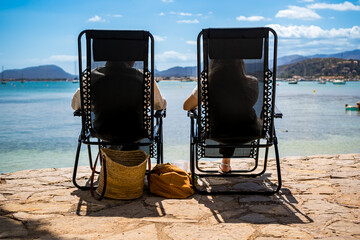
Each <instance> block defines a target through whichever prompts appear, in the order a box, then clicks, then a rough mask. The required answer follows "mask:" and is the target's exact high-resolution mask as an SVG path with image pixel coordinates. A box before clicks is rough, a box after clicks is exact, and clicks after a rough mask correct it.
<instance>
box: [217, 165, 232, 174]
mask: <svg viewBox="0 0 360 240" xmlns="http://www.w3.org/2000/svg"><path fill="white" fill-rule="evenodd" d="M219 172H220V173H222V174H226V173H230V172H231V166H230V164H227V163H223V162H221V163H220V165H219Z"/></svg>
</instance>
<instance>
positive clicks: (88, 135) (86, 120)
mask: <svg viewBox="0 0 360 240" xmlns="http://www.w3.org/2000/svg"><path fill="white" fill-rule="evenodd" d="M129 35H130V36H129ZM134 35H135V36H136V38H139V36H140V38H142V40H145V41H147V42H149V41H150V43H151V44H150V71H149V69H148V59H147V58H146V59H145V60H144V69H143V71H144V83H145V88H144V99H145V101H146V102H147V103H150V107H146V105H147V104H145V105H144V111H145V112H146V114H144V126H145V128H147V130H148V132H149V134H148V137H147V138H146V141H142V142H139V143H128V142H108V141H106V142H105V141H103V140H101V139H98V138H96V137H94V134H93V133H94V129H93V127H92V123H91V95H90V88H91V81H90V75H91V56H92V55H91V40H92V39H94V38H102V39H113V38H115V39H126V40H129V39H130V40H131V39H132V38H131V36H134ZM83 36H85V39H86V68H85V70H83V69H82V48H81V40H82V38H83ZM146 54H148V52H147V53H146ZM147 56H148V55H147ZM78 59H79V76H80V77H79V79H80V95H81V110H77V111H75V112H74V116H80V117H81V123H82V128H81V131H80V135H79V138H78V146H77V150H76V156H75V163H74V170H73V177H72V181H73V184H74V185H75V186H76V187H77V188H79V189H81V190H90V187H89V186H86V185H85V186H80V185H79V184H78V183H77V170H78V164H79V158H80V152H81V147H82V144H85V145H87V150H88V151H87V152H88V157H89V166H90V169H91V171H92V170H93V168H94V166H93V161H92V154H91V146H97V147H98V148H99V151H100V147H103V146H110V145H122V146H130V145H131V146H149V149H150V157H151V158H155V159H156V162H157V163H162V162H163V118H164V117H166V110H158V111H156V112H155V111H154V110H153V109H154V90H153V89H154V38H153V36H152V34H151V33H150V32H148V31H122V30H84V31H82V32H81V33H80V34H79V36H78ZM124 117H126V114H125V116H124ZM100 160H101V154H100ZM97 173H99V172H97Z"/></svg>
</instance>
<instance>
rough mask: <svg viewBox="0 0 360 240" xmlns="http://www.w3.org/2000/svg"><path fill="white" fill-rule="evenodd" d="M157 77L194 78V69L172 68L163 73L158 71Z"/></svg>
mask: <svg viewBox="0 0 360 240" xmlns="http://www.w3.org/2000/svg"><path fill="white" fill-rule="evenodd" d="M156 76H157V77H195V76H196V67H173V68H169V69H167V70H164V71H158V72H157V73H156Z"/></svg>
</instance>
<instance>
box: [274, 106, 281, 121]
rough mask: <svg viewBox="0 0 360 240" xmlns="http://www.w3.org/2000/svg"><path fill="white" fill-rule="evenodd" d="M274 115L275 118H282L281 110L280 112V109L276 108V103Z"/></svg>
mask: <svg viewBox="0 0 360 240" xmlns="http://www.w3.org/2000/svg"><path fill="white" fill-rule="evenodd" d="M274 117H275V118H282V117H283V114H282V112H280V110H279V109H278V108H277V106H276V105H275V112H274Z"/></svg>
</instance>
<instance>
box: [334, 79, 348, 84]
mask: <svg viewBox="0 0 360 240" xmlns="http://www.w3.org/2000/svg"><path fill="white" fill-rule="evenodd" d="M345 83H346V82H345V81H344V80H339V79H335V80H334V81H333V84H345Z"/></svg>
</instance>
